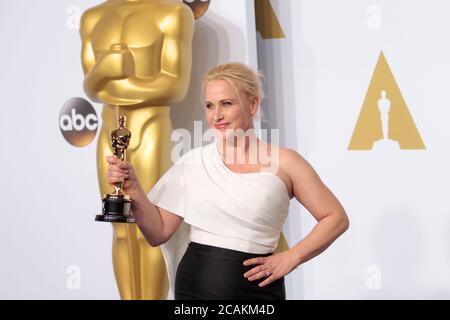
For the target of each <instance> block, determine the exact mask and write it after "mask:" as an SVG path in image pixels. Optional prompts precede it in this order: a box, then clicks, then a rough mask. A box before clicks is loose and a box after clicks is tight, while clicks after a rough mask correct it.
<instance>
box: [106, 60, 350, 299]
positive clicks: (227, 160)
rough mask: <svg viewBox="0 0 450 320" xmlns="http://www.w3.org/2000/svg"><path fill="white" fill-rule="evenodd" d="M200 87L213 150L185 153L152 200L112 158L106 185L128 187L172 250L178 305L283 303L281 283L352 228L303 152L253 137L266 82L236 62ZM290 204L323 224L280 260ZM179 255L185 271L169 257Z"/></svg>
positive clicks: (151, 234)
mask: <svg viewBox="0 0 450 320" xmlns="http://www.w3.org/2000/svg"><path fill="white" fill-rule="evenodd" d="M202 88H203V92H202V94H203V100H204V106H205V113H206V119H207V122H208V124H209V126H210V128H212V129H213V130H214V133H215V137H216V140H215V142H213V143H211V144H208V145H206V146H203V147H200V148H195V149H192V150H190V151H189V152H187V153H185V154H184V155H183V156H182V157H181V158H180V159H178V160H177V161H176V162H175V164H174V165H173V166H172V168H170V169H169V170H168V171H167V172H166V173H165V174H164V175H163V177H161V179H160V180H159V181H158V182H157V183H156V184H155V186H154V187H153V189H152V190H151V192H150V193H149V194H148V195H146V194H145V193H144V191H143V190H142V188H141V186H140V184H139V181H138V179H137V178H136V175H135V172H134V170H133V166H132V165H131V164H130V163H127V162H121V161H119V160H117V159H115V158H114V157H112V156H110V157H108V158H107V161H108V163H109V168H108V182H109V183H110V184H112V185H114V184H115V183H116V182H120V181H124V188H123V189H124V191H125V192H127V193H128V194H129V195H130V196H131V199H132V200H133V202H132V203H133V207H132V211H133V214H134V216H135V218H136V222H137V224H138V226H139V228H140V229H141V231H142V233H143V234H144V236H145V238H146V239H147V241H148V242H149V243H150V244H151V245H152V246H158V245H161V244H165V243H166V244H165V246H166V247H167V248H166V249H167V250H163V253H164V256H165V259H166V263H167V264H168V265H167V267H168V270H169V271H170V269H174V270H176V279H175V299H285V288H284V276H285V275H287V274H288V273H289V272H291V271H292V270H293V269H294V268H296V267H297V266H299V265H301V264H302V263H304V262H306V261H308V260H310V259H311V258H313V257H315V256H316V255H318V254H320V253H321V252H323V251H324V250H325V249H326V248H327V247H328V246H329V245H330V244H331V243H332V242H333V241H334V240H336V238H338V237H339V236H340V235H341V234H342V233H343V232H344V231H345V230H346V229H347V228H348V226H349V221H348V218H347V215H346V213H345V211H344V209H343V207H342V206H341V204H340V203H339V201H338V200H337V199H336V197H335V196H334V195H333V194H332V193H331V191H330V190H329V189H328V188H327V187H326V186H325V185H324V184H323V182H322V181H321V180H320V178H319V176H318V175H317V174H316V172H315V171H314V169H313V168H312V167H311V166H310V164H309V163H308V162H307V161H306V160H305V159H303V158H302V157H301V156H300V155H299V154H298V153H297V152H295V151H293V150H290V149H287V148H279V147H277V146H274V145H270V144H268V143H266V142H264V141H262V140H260V139H258V138H257V136H256V135H255V133H254V130H253V121H252V118H253V116H254V115H255V114H256V112H257V111H258V107H259V103H260V100H261V98H262V97H263V96H264V93H263V90H262V85H261V75H260V74H258V73H257V72H255V71H253V70H252V69H250V68H249V67H248V66H246V65H243V64H240V63H229V64H225V65H219V66H217V67H214V68H212V69H211V70H210V71H209V72H208V74H207V75H206V76H204V78H203V86H202ZM264 156H265V157H264ZM292 198H296V200H298V201H299V202H300V203H301V204H302V205H303V206H304V207H305V208H306V209H308V211H309V212H310V213H311V214H312V215H313V217H314V218H315V219H316V220H317V221H318V223H317V224H316V225H315V227H314V228H313V230H312V231H311V232H310V233H309V234H308V235H307V236H306V237H305V238H304V239H302V240H301V241H299V242H298V243H297V244H295V245H294V246H293V247H291V248H290V249H289V250H287V251H284V252H281V253H277V254H274V253H273V252H274V250H275V248H276V246H277V243H278V239H279V236H280V233H281V230H282V227H283V224H284V221H285V218H286V216H287V213H288V207H289V202H290V200H291V199H292ZM182 223H183V224H184V223H185V224H186V225H189V230H188V231H187V232H188V236H189V239H188V240H189V241H190V243H189V246H188V247H187V249H186V248H185V247H183V244H182V242H183V241H181V242H180V239H182V237H180V236H177V234H178V233H181V232H182V231H180V230H181V228H180V230H178V231H177V229H178V228H179V226H180V225H181V224H182ZM185 231H186V230H185ZM183 232H184V231H183ZM171 242H172V244H170V243H171ZM177 247H178V248H179V249H180V248H181V250H182V253H183V256H182V259H181V261H180V262H179V263H178V261H179V259H175V260H174V261H175V262H174V261H173V260H170V258H169V254H170V250H173V249H176V248H177ZM163 248H164V246H163ZM169 280H171V276H170V272H169ZM173 282H174V281H173V279H172V280H171V284H172V285H173Z"/></svg>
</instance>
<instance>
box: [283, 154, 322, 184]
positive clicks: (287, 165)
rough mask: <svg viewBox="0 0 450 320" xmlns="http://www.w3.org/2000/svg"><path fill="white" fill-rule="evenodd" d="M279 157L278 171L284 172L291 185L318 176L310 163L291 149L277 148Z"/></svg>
mask: <svg viewBox="0 0 450 320" xmlns="http://www.w3.org/2000/svg"><path fill="white" fill-rule="evenodd" d="M279 159H280V163H279V166H280V172H282V173H283V174H285V175H286V176H287V177H288V178H289V181H290V183H291V184H293V185H295V184H298V183H302V182H306V180H310V179H316V178H318V175H317V173H316V171H315V170H314V168H313V167H312V165H311V164H310V163H309V162H308V161H307V160H306V159H305V158H304V157H303V156H302V155H301V154H300V153H298V152H297V151H295V150H293V149H289V148H279Z"/></svg>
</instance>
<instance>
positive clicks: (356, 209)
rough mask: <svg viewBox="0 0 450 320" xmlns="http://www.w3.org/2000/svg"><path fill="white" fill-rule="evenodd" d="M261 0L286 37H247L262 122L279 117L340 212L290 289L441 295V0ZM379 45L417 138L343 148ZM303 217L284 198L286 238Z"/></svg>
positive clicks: (448, 155)
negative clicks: (418, 144) (261, 75)
mask: <svg viewBox="0 0 450 320" xmlns="http://www.w3.org/2000/svg"><path fill="white" fill-rule="evenodd" d="M271 3H272V5H273V7H274V10H275V12H276V14H277V16H278V18H279V20H280V23H281V25H282V27H283V29H284V32H285V34H286V38H285V39H268V40H267V39H262V38H261V37H259V38H258V59H259V63H260V67H261V68H262V69H263V70H264V71H265V72H266V74H267V87H268V99H267V100H266V102H265V105H264V110H265V115H266V118H265V119H263V126H266V127H267V126H269V127H275V128H280V129H281V135H280V136H281V140H282V144H284V145H287V146H289V147H292V148H295V149H297V150H298V151H300V153H301V154H303V155H304V156H305V157H306V158H307V159H308V160H309V161H310V162H311V163H312V165H313V166H314V167H315V168H316V170H317V171H318V173H319V175H320V176H321V177H322V179H323V180H324V181H325V183H326V184H327V185H328V186H329V187H330V188H331V189H332V190H333V191H334V193H335V194H336V195H337V197H338V198H339V199H340V200H341V201H342V203H343V205H344V207H345V208H346V210H347V212H348V214H349V217H350V229H349V230H348V231H347V233H345V234H344V236H343V237H342V238H340V239H338V241H337V242H336V243H335V244H333V245H332V246H331V247H330V248H329V249H328V250H327V251H326V252H325V253H323V254H322V255H320V256H319V257H317V258H316V259H314V260H312V261H310V262H308V263H306V264H304V265H303V266H302V267H301V268H299V269H298V270H296V271H295V272H294V273H293V274H292V275H291V276H290V281H289V282H288V288H289V290H290V292H291V297H292V298H306V299H378V298H385V299H396V298H407V299H416V298H424V299H431V298H438V299H449V298H450V275H449V270H450V235H449V234H450V233H449V231H448V230H449V228H450V204H449V203H448V201H447V193H448V186H447V181H448V180H449V179H450V170H449V163H450V151H449V150H450V149H449V143H448V141H450V131H449V130H447V128H448V125H447V123H448V119H449V118H450V109H449V106H448V98H447V93H448V85H449V83H450V82H449V74H450V45H449V43H448V41H446V40H445V39H446V37H447V36H446V35H447V33H448V32H447V31H448V30H450V20H449V19H448V13H449V12H450V3H449V2H448V1H445V0H440V1H439V0H433V1H421V0H416V1H406V0H405V1H404V0H395V1H381V0H380V1H374V0H346V1H332V0H314V1H312V0H303V1H299V0H295V1H294V0H293V1H285V0H282V1H281V0H280V1H278V0H273V1H271ZM381 50H383V52H384V54H385V56H386V59H387V61H388V63H389V65H390V67H391V70H392V72H393V74H394V76H395V79H396V80H397V84H398V86H399V88H400V90H401V93H402V95H403V98H404V100H405V102H406V104H407V106H408V109H409V112H410V114H411V116H412V118H413V119H414V122H415V124H416V126H417V129H418V131H419V133H420V135H421V137H422V139H423V141H424V143H425V147H426V149H424V150H390V151H389V150H384V151H383V150H379V151H375V150H367V151H354V150H352V151H349V150H348V146H349V143H350V138H351V137H352V134H353V130H354V128H355V126H356V123H357V120H358V116H359V113H360V111H361V108H362V105H363V102H364V98H365V96H366V93H367V90H368V88H369V83H370V80H371V77H372V74H373V72H374V69H375V66H376V64H377V59H378V56H379V54H380V51H381ZM395 107H396V106H395V105H393V106H392V108H395ZM397 125H398V124H397ZM314 222H315V221H314V220H313V219H312V217H311V216H310V215H309V213H308V212H306V211H305V210H304V209H303V208H301V206H300V205H297V204H295V203H292V206H291V211H290V216H289V223H288V225H287V226H286V232H287V234H288V238H289V242H290V243H291V244H293V243H294V242H295V241H298V240H299V239H300V238H301V237H302V236H304V235H306V233H307V232H309V230H310V229H311V228H312V226H313V224H314ZM300 224H301V226H302V227H301V232H299V231H300V230H299V228H298V226H299V225H300Z"/></svg>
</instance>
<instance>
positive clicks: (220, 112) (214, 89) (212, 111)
mask: <svg viewBox="0 0 450 320" xmlns="http://www.w3.org/2000/svg"><path fill="white" fill-rule="evenodd" d="M236 88H237V90H238V91H237V92H236V90H235V89H234V87H233V86H232V85H231V84H230V83H229V82H228V81H226V80H212V81H210V82H209V83H208V84H207V86H206V90H205V109H206V119H207V121H208V124H209V127H210V128H213V129H216V130H219V132H221V133H222V134H223V133H224V132H227V133H228V132H230V133H231V132H234V131H235V130H236V129H242V130H244V131H246V130H248V129H251V128H253V120H252V117H253V115H254V114H255V113H256V111H257V108H258V103H259V100H258V98H253V99H249V98H248V97H247V95H246V94H245V92H244V91H243V90H241V89H239V87H236Z"/></svg>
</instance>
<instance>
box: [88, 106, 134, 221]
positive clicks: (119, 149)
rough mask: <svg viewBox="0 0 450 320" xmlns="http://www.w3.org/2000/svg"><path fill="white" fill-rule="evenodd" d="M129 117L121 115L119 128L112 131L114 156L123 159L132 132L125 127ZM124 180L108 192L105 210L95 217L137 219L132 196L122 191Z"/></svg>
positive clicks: (119, 219)
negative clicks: (133, 213) (134, 213)
mask: <svg viewBox="0 0 450 320" xmlns="http://www.w3.org/2000/svg"><path fill="white" fill-rule="evenodd" d="M126 121H127V118H126V117H125V116H123V115H122V116H120V117H119V128H118V129H116V130H114V131H113V132H112V133H111V146H112V148H113V150H114V157H115V158H116V159H119V160H121V161H126V151H127V148H128V144H129V143H130V138H131V132H130V130H128V129H127V128H125V123H126ZM122 188H123V181H122V182H117V183H116V184H115V186H114V193H109V194H107V195H106V196H105V197H104V198H103V200H102V202H103V212H102V214H99V215H97V216H96V217H95V220H96V221H103V222H120V223H134V222H135V219H134V217H133V216H132V214H131V210H130V208H131V199H130V196H129V195H127V194H125V193H124V192H123V191H122Z"/></svg>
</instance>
